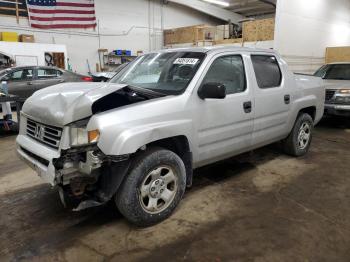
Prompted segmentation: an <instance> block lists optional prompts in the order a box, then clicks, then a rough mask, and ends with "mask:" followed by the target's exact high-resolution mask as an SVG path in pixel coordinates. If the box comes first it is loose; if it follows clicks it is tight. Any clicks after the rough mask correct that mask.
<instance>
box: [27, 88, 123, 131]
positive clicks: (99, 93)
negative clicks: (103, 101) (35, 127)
mask: <svg viewBox="0 0 350 262" xmlns="http://www.w3.org/2000/svg"><path fill="white" fill-rule="evenodd" d="M125 86H126V85H123V84H110V83H108V84H106V83H86V82H81V83H64V84H59V85H54V86H51V87H47V88H44V89H41V90H39V91H37V92H35V93H34V94H33V95H32V96H31V97H29V98H28V99H27V100H26V102H25V103H24V105H23V108H22V112H23V113H25V114H27V115H29V116H31V117H33V118H34V119H35V120H37V121H40V122H42V123H45V124H48V125H54V126H64V125H67V124H69V123H71V122H74V121H77V120H80V119H83V118H86V117H89V116H91V115H92V111H91V106H92V104H93V103H94V102H95V101H97V100H99V99H100V98H102V97H104V96H106V95H108V94H111V93H113V92H115V91H117V90H119V89H122V88H124V87H125Z"/></svg>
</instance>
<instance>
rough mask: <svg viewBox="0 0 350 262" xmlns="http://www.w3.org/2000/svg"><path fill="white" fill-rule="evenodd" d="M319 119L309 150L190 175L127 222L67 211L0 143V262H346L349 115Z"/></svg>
mask: <svg viewBox="0 0 350 262" xmlns="http://www.w3.org/2000/svg"><path fill="white" fill-rule="evenodd" d="M338 121H339V120H332V119H328V120H324V121H323V122H322V123H321V124H320V125H319V126H318V127H317V129H316V132H315V136H314V140H313V144H312V147H311V152H310V153H309V154H308V155H307V156H305V157H302V158H298V159H296V158H292V157H288V156H286V155H283V154H282V153H281V152H280V150H279V146H278V145H272V146H269V147H265V148H263V149H260V150H257V151H255V152H254V153H253V154H247V155H245V156H240V157H237V158H234V159H231V160H228V161H225V162H224V163H220V164H217V165H213V166H210V167H207V168H203V169H201V170H198V171H196V175H195V178H194V186H193V188H192V189H190V190H188V191H187V193H186V194H185V197H184V199H183V201H182V202H181V203H180V206H179V207H178V208H177V210H176V212H175V213H174V214H173V215H172V216H171V217H170V218H169V219H168V220H166V221H165V222H163V223H161V224H159V225H156V226H153V227H150V228H144V229H140V228H135V227H134V226H131V225H130V224H128V223H127V222H126V220H125V219H124V218H122V217H121V215H120V214H118V212H117V211H116V210H115V209H114V208H113V205H112V204H111V205H109V206H105V207H101V208H96V209H90V210H86V211H83V212H80V213H73V212H71V211H69V210H65V209H63V207H62V206H61V204H60V201H59V198H58V194H57V192H56V191H55V190H52V189H50V187H49V186H47V185H45V184H42V183H41V181H40V179H39V178H38V177H37V176H36V174H35V173H34V172H33V171H31V170H30V169H28V168H27V167H26V166H25V165H24V164H23V163H22V162H20V161H19V160H18V159H17V157H16V156H15V153H14V140H15V137H14V136H7V137H2V138H1V140H0V148H1V152H0V165H1V171H0V255H1V256H0V260H1V261H3V260H4V261H7V260H26V261H137V260H141V259H142V261H158V260H163V261H166V260H173V261H182V260H185V261H193V260H194V261H232V260H234V261H293V262H294V261H349V259H350V171H349V163H350V150H349V147H350V120H344V119H342V120H340V121H339V122H341V123H342V124H339V122H338Z"/></svg>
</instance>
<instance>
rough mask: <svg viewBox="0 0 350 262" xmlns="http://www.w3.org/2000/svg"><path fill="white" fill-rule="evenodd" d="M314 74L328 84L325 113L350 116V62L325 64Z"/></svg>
mask: <svg viewBox="0 0 350 262" xmlns="http://www.w3.org/2000/svg"><path fill="white" fill-rule="evenodd" d="M314 75H315V76H318V77H321V78H322V79H323V80H324V82H325V84H326V102H325V113H326V114H328V115H336V116H350V62H349V63H333V64H327V65H324V66H322V67H321V68H320V69H318V70H317V71H316V73H315V74H314Z"/></svg>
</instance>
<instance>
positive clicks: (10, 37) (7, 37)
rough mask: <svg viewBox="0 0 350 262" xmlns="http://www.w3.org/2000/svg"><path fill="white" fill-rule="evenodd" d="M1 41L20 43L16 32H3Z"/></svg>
mask: <svg viewBox="0 0 350 262" xmlns="http://www.w3.org/2000/svg"><path fill="white" fill-rule="evenodd" d="M1 41H6V42H18V34H17V33H16V32H1Z"/></svg>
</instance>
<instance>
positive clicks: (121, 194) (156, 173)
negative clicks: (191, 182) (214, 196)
mask: <svg viewBox="0 0 350 262" xmlns="http://www.w3.org/2000/svg"><path fill="white" fill-rule="evenodd" d="M185 188H186V171H185V166H184V163H183V162H182V160H181V158H180V157H179V156H177V155H176V154H175V153H173V152H172V151H169V150H165V149H161V148H155V149H151V150H150V151H146V152H144V153H143V154H141V155H140V156H138V157H136V159H135V160H134V161H133V166H132V168H131V171H130V172H129V174H128V175H127V177H126V178H125V180H124V181H123V184H122V186H121V188H120V190H119V191H118V193H117V195H116V204H117V206H118V208H119V211H120V212H121V213H122V214H123V215H124V216H125V217H126V218H127V219H128V220H129V221H130V222H132V223H134V224H136V225H138V226H149V225H153V224H156V223H158V222H160V221H162V220H164V219H166V218H167V217H168V216H170V214H171V213H172V212H173V210H174V209H175V208H176V206H177V205H178V203H179V202H180V200H181V198H182V196H183V194H184V192H185Z"/></svg>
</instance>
